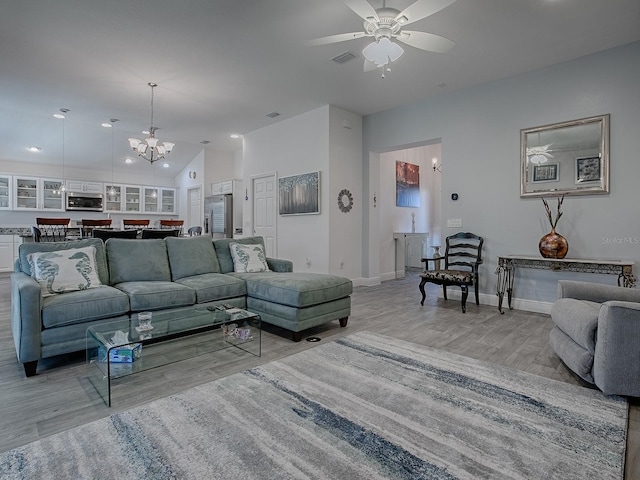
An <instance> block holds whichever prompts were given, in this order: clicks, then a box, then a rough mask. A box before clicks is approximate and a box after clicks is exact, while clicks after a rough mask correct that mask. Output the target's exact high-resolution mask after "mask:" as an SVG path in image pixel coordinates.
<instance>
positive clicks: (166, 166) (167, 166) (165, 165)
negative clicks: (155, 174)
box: [162, 163, 170, 168]
mask: <svg viewBox="0 0 640 480" xmlns="http://www.w3.org/2000/svg"><path fill="white" fill-rule="evenodd" d="M169 166H170V165H169V164H168V163H163V164H162V168H169Z"/></svg>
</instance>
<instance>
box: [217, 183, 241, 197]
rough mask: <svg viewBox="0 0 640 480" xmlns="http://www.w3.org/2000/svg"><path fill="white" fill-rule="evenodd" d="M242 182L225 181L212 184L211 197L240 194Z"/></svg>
mask: <svg viewBox="0 0 640 480" xmlns="http://www.w3.org/2000/svg"><path fill="white" fill-rule="evenodd" d="M241 188H242V180H223V181H222V182H214V183H212V184H211V195H224V194H227V193H236V194H238V193H240V190H241Z"/></svg>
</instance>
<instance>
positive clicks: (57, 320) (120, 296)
mask: <svg viewBox="0 0 640 480" xmlns="http://www.w3.org/2000/svg"><path fill="white" fill-rule="evenodd" d="M128 311H129V297H128V296H127V295H126V294H125V293H123V292H121V291H120V290H118V289H117V288H113V287H109V286H106V285H102V286H101V287H98V288H92V289H91V290H83V291H79V292H69V293H65V294H64V295H52V296H50V297H46V298H44V299H43V300H42V324H43V325H44V327H45V329H47V328H51V327H60V326H63V325H71V324H74V323H86V322H88V321H90V320H98V319H101V318H111V317H116V316H118V315H124V314H126V313H127V312H128ZM85 328H86V327H85Z"/></svg>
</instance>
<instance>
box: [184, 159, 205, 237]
mask: <svg viewBox="0 0 640 480" xmlns="http://www.w3.org/2000/svg"><path fill="white" fill-rule="evenodd" d="M204 162H205V152H204V150H202V151H201V152H200V153H199V154H198V155H196V156H195V157H194V159H193V160H191V161H190V162H189V164H188V165H187V166H186V167H184V168H183V169H182V171H181V172H180V173H179V174H178V175H177V176H176V185H177V186H178V213H179V216H180V218H182V219H184V221H185V223H186V222H187V219H188V218H189V198H188V197H189V189H190V188H195V187H200V189H201V190H200V198H204V197H205V193H206V191H207V188H210V187H207V185H206V184H205V183H204V181H205V166H204ZM189 174H191V176H189ZM194 176H195V178H193V177H194ZM201 210H202V211H201V212H200V219H199V223H195V222H192V225H186V226H185V230H187V229H188V228H189V227H194V226H196V225H200V226H202V224H203V218H202V217H203V216H204V207H203V208H202V209H201Z"/></svg>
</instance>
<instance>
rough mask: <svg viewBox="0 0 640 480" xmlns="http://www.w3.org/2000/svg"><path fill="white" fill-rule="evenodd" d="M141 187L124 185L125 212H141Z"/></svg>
mask: <svg viewBox="0 0 640 480" xmlns="http://www.w3.org/2000/svg"><path fill="white" fill-rule="evenodd" d="M141 208H142V187H141V186H138V185H124V211H125V212H127V213H140V212H142V210H141Z"/></svg>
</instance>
